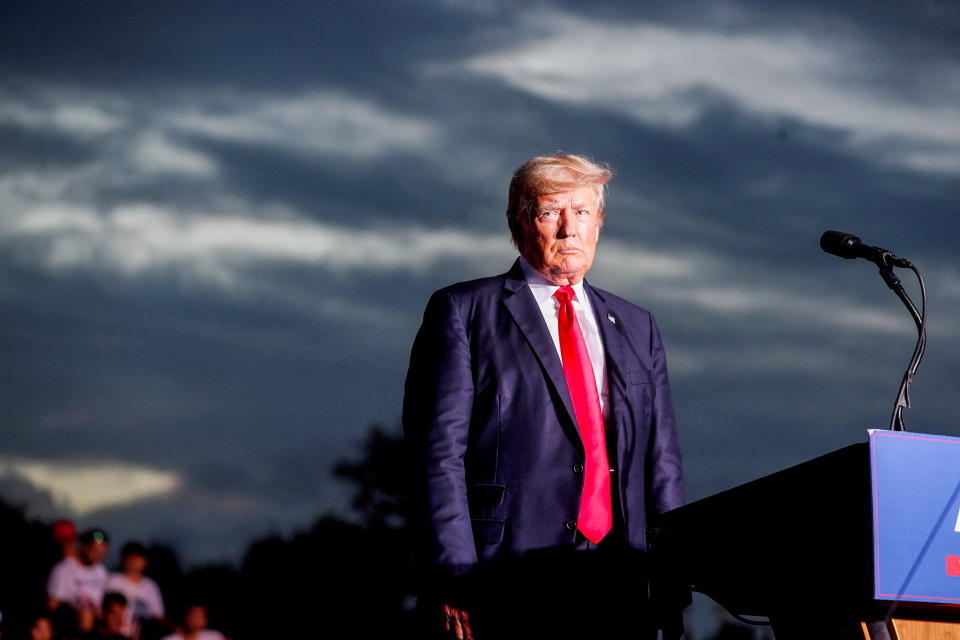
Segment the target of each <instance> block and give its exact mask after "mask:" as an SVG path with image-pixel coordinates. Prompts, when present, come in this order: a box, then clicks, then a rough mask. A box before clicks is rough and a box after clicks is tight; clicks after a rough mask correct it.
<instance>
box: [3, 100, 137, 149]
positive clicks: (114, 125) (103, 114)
mask: <svg viewBox="0 0 960 640" xmlns="http://www.w3.org/2000/svg"><path fill="white" fill-rule="evenodd" d="M35 89H39V90H35ZM123 111H124V105H123V104H122V102H121V101H118V100H116V99H115V98H110V97H107V96H103V97H102V99H101V100H96V101H91V100H89V98H88V97H87V96H85V95H83V94H75V93H74V92H72V91H50V90H46V89H42V88H32V89H31V90H29V91H27V92H26V94H25V93H24V92H17V93H8V92H5V91H0V124H6V125H10V126H16V127H24V128H27V129H33V130H37V131H45V130H49V129H53V130H56V131H60V132H63V133H67V134H71V135H75V136H80V137H84V138H89V137H94V136H101V135H104V134H108V133H112V132H114V131H117V130H119V129H121V128H122V127H124V126H125V124H126V118H125V116H124V113H123Z"/></svg>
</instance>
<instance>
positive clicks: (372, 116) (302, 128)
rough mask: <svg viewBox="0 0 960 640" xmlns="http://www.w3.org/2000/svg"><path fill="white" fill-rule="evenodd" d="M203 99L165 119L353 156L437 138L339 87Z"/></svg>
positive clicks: (238, 139) (227, 136) (231, 137)
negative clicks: (334, 88)
mask: <svg viewBox="0 0 960 640" xmlns="http://www.w3.org/2000/svg"><path fill="white" fill-rule="evenodd" d="M203 102H205V104H204V106H203V107H201V108H191V109H181V110H173V111H171V112H170V113H168V114H167V115H166V116H165V118H164V119H165V121H166V122H167V123H168V124H169V125H170V126H172V127H173V128H174V129H176V130H179V131H181V132H184V133H189V134H193V135H196V136H200V137H203V138H209V139H213V140H220V141H226V142H233V143H240V144H245V145H263V144H267V145H271V146H275V147H279V148H284V149H292V150H298V151H304V152H309V153H315V154H324V153H337V154H341V155H344V156H348V157H352V158H356V159H364V158H373V157H376V156H380V155H383V154H386V153H390V152H392V151H399V150H419V149H423V148H427V147H430V146H432V145H433V144H434V143H435V142H436V140H437V137H438V136H439V130H438V127H437V125H436V124H435V123H433V122H431V121H429V120H427V119H425V118H422V117H416V116H410V115H403V114H399V113H394V112H390V111H388V110H386V109H384V108H383V107H381V106H379V105H377V104H375V103H373V102H371V101H369V100H365V99H361V98H358V97H355V96H352V95H350V94H347V93H345V92H341V91H334V90H310V91H306V92H303V93H300V94H294V95H289V96H276V95H273V94H262V95H258V94H250V93H245V94H236V93H232V92H228V93H223V94H210V95H207V96H204V100H203Z"/></svg>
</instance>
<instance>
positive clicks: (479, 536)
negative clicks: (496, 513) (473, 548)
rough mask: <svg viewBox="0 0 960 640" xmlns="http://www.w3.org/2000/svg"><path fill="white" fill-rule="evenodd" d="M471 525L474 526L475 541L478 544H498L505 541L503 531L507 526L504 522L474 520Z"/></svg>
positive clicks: (484, 519)
mask: <svg viewBox="0 0 960 640" xmlns="http://www.w3.org/2000/svg"><path fill="white" fill-rule="evenodd" d="M470 524H471V525H472V526H473V541H474V543H476V544H497V543H499V542H500V541H501V540H503V530H504V527H505V526H506V522H505V521H504V520H493V519H488V518H473V519H471V520H470Z"/></svg>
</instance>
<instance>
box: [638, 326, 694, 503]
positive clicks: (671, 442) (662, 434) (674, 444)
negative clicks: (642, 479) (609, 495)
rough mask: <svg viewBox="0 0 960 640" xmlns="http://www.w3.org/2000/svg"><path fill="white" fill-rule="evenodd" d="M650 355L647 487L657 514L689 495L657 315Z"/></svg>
mask: <svg viewBox="0 0 960 640" xmlns="http://www.w3.org/2000/svg"><path fill="white" fill-rule="evenodd" d="M650 354H651V357H652V360H653V376H654V384H655V385H656V393H655V395H654V406H653V424H652V429H651V433H650V445H649V447H648V449H647V463H646V465H647V466H646V470H647V486H648V487H649V491H650V494H649V496H648V504H649V507H650V509H651V511H652V512H653V513H663V512H664V511H669V510H670V509H674V508H676V507H679V506H682V505H683V504H684V502H685V501H686V495H685V492H684V488H683V465H682V461H681V458H680V442H679V438H678V436H677V421H676V418H675V417H674V415H673V398H672V397H671V394H670V379H669V376H668V375H667V356H666V354H665V353H664V350H663V342H662V340H661V339H660V331H659V329H658V328H657V323H656V320H654V319H653V316H650Z"/></svg>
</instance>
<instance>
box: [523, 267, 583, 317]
mask: <svg viewBox="0 0 960 640" xmlns="http://www.w3.org/2000/svg"><path fill="white" fill-rule="evenodd" d="M520 269H521V270H522V271H523V279H524V280H526V282H527V284H528V285H529V286H530V291H532V292H533V297H534V298H536V300H537V305H539V306H543V303H544V302H546V301H547V300H550V299H551V298H553V294H554V293H556V292H557V289H559V288H560V285H558V284H556V283H553V282H550V281H549V280H547V279H546V278H544V277H543V275H541V274H540V273H539V272H538V271H537V270H535V269H534V268H533V267H531V266H530V263H529V262H527V260H526V258H524V257H523V256H520ZM570 288H571V289H573V293H574V299H575V300H576V301H577V302H579V303H580V304H582V305H583V306H584V307H585V308H587V309H589V308H590V303H589V302H588V301H587V296H586V294H585V293H584V291H583V280H582V279H581V280H580V282H578V283H577V284H572V285H570Z"/></svg>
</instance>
